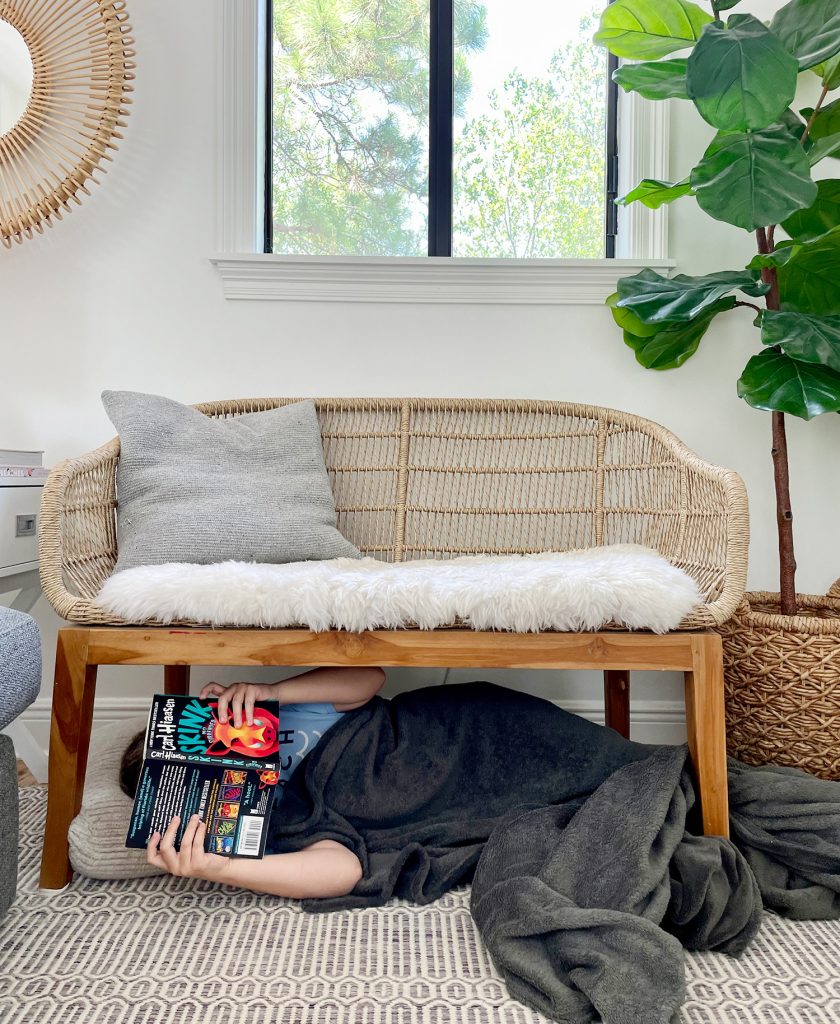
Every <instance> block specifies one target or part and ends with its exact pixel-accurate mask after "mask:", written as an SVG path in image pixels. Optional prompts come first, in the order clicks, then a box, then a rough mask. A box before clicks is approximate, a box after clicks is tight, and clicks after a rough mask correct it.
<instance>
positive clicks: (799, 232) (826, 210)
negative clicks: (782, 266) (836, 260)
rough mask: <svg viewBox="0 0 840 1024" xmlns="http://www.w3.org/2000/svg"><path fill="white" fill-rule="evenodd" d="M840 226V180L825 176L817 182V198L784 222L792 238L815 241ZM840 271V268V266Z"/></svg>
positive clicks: (784, 226) (839, 269)
mask: <svg viewBox="0 0 840 1024" xmlns="http://www.w3.org/2000/svg"><path fill="white" fill-rule="evenodd" d="M838 226H840V180H838V179H837V178H825V179H823V180H822V181H818V182H817V199H816V202H814V203H813V204H812V205H811V206H809V207H808V209H807V210H799V211H798V212H797V213H794V214H793V216H791V217H788V219H787V220H785V221H783V222H782V227H783V228H784V229H785V231H787V233H788V234H789V235H790V237H791V238H796V239H797V240H800V241H803V242H810V241H813V239H815V238H819V236H820V235H824V234H825V233H826V232H827V231H833V230H834V228H836V227H838ZM838 271H839V272H840V268H838Z"/></svg>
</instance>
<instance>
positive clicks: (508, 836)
mask: <svg viewBox="0 0 840 1024" xmlns="http://www.w3.org/2000/svg"><path fill="white" fill-rule="evenodd" d="M686 758H687V754H686V749H685V748H684V747H649V746H645V745H642V744H637V743H631V742H629V741H627V740H624V739H622V738H621V737H619V736H618V735H617V734H616V733H614V732H612V731H611V730H608V729H604V728H602V727H600V726H597V725H593V724H592V723H590V722H587V721H585V720H584V719H581V718H578V717H577V716H575V715H570V714H568V713H567V712H564V711H562V710H561V709H559V708H557V707H556V706H555V705H553V704H551V703H550V702H548V701H544V700H540V699H539V698H535V697H531V696H529V695H526V694H520V693H518V692H516V691H513V690H508V689H505V688H503V687H498V686H494V685H492V684H489V683H471V684H467V685H463V686H447V687H440V686H436V687H427V688H424V689H422V690H416V691H412V692H409V693H403V694H400V695H398V696H397V697H395V698H394V699H393V700H391V701H385V700H382V699H381V698H374V700H373V701H371V702H370V703H369V704H368V705H366V706H365V707H364V708H361V709H359V710H358V711H355V712H350V713H349V714H348V715H346V716H345V717H344V719H342V721H340V722H339V723H338V724H337V725H336V726H334V727H333V728H332V729H331V730H330V731H329V733H327V735H326V736H325V737H324V739H323V740H322V741H321V743H320V744H319V745H318V746H317V747H316V748H315V750H314V751H313V752H312V754H310V756H309V757H308V758H307V759H306V760H305V761H304V762H303V764H302V765H301V766H300V768H299V770H298V771H297V772H295V774H294V776H293V777H292V779H291V781H290V783H289V785H288V786H287V787H286V791H285V793H284V798H283V801H282V803H281V804H280V805H279V808H278V810H277V812H276V813H275V814H274V815H273V817H272V822H271V825H272V829H271V836H270V839H269V847H268V849H269V850H270V851H272V852H284V851H289V850H295V849H300V848H302V847H303V846H306V845H308V844H309V843H311V842H314V841H315V840H317V839H322V838H331V839H336V840H338V841H339V842H343V843H344V844H345V845H347V846H349V847H351V848H352V849H353V850H354V851H355V852H356V854H357V855H358V856H359V858H360V860H361V862H362V866H363V870H364V874H363V878H362V880H361V881H360V882H359V884H358V885H357V886H356V888H355V889H354V891H353V892H352V893H351V894H349V895H348V896H344V897H338V898H334V899H327V900H307V901H304V907H305V908H306V909H307V910H333V909H343V908H345V907H359V906H376V905H379V904H381V903H383V902H385V901H386V900H388V899H389V898H391V897H392V896H395V895H396V896H402V897H406V898H408V899H411V900H414V901H416V902H419V903H425V902H428V901H430V900H433V899H436V898H437V897H438V896H440V895H441V894H442V893H443V892H445V891H446V890H447V889H449V888H451V887H452V886H454V885H456V884H458V883H460V882H466V881H470V880H472V882H473V887H472V904H471V906H472V912H473V915H474V917H475V920H476V923H477V925H478V927H479V929H480V931H481V934H482V936H483V938H484V940H485V942H486V943H487V946H488V948H489V950H490V952H491V954H492V956H493V958H494V960H495V962H496V963H497V965H498V966H499V968H500V969H501V970H502V972H503V973H504V975H505V978H506V981H507V984H508V986H509V988H510V990H511V992H512V994H514V995H515V996H516V997H517V998H519V999H520V1000H522V1001H523V1002H525V1003H527V1004H529V1005H531V1006H534V1007H535V1008H537V1009H539V1010H540V1011H542V1012H544V1013H546V1014H547V1015H549V1016H551V1017H553V1018H554V1019H556V1020H562V1021H592V1020H595V1019H597V1018H598V1016H599V1015H600V1016H601V1018H602V1019H603V1020H604V1021H605V1022H606V1024H633V1022H639V1024H642V1022H644V1024H657V1022H662V1024H667V1022H668V1021H670V1020H671V1019H672V1018H673V1016H674V1014H675V1013H676V1011H677V1009H678V1008H679V1006H680V1004H681V1002H682V998H683V987H684V977H683V959H682V946H686V947H688V948H692V949H710V950H719V951H721V952H727V953H730V954H733V955H737V954H738V953H740V952H741V951H742V950H743V949H744V948H745V946H746V945H747V943H748V942H749V941H750V939H751V938H752V936H753V935H754V933H755V931H756V929H757V927H758V923H759V919H760V914H761V904H762V896H763V897H764V902H765V903H766V904H767V905H768V906H771V907H773V908H775V909H777V910H779V911H780V912H785V913H789V914H792V915H795V916H800V917H809V916H811V917H812V916H837V915H838V913H840V895H838V894H840V785H838V784H836V783H824V782H821V781H820V780H815V779H812V778H811V777H810V776H805V775H803V774H802V773H799V772H790V771H789V770H783V769H768V770H764V769H746V768H744V767H743V766H741V765H738V764H737V763H735V762H733V763H732V765H731V786H730V795H731V802H732V828H733V838H734V839H735V841H736V843H737V845H735V843H730V842H728V841H726V840H722V839H717V838H705V837H703V836H700V835H697V834H694V833H696V832H699V822H698V821H697V814H696V808H695V807H694V803H695V800H694V791H693V787H692V783H691V777H690V774H689V772H688V771H687V770H686Z"/></svg>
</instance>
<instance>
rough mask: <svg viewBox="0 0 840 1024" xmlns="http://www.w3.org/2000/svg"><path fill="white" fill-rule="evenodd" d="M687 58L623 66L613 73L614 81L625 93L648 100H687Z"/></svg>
mask: <svg viewBox="0 0 840 1024" xmlns="http://www.w3.org/2000/svg"><path fill="white" fill-rule="evenodd" d="M686 64H687V61H686V58H685V57H674V58H673V59H672V60H652V61H647V62H646V63H644V64H622V65H621V67H620V68H616V69H615V71H613V81H614V82H618V84H619V85H620V86H621V88H622V89H624V91H625V92H637V93H638V94H639V95H640V96H644V98H645V99H646V100H668V99H676V100H687V99H688V92H687V91H686V84H685V68H686Z"/></svg>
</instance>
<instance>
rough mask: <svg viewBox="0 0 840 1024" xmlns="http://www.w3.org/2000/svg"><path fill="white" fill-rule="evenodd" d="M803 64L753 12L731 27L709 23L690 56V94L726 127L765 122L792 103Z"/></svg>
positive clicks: (761, 125) (706, 116)
mask: <svg viewBox="0 0 840 1024" xmlns="http://www.w3.org/2000/svg"><path fill="white" fill-rule="evenodd" d="M798 75H799V65H798V64H797V62H796V58H795V57H792V56H791V55H790V54H789V53H788V51H787V50H786V49H785V48H784V46H782V44H781V43H780V42H779V40H778V39H777V38H776V36H774V35H773V33H772V32H771V31H770V30H769V29H768V28H767V27H766V25H763V24H762V23H761V22H760V21H759V20H758V18H754V17H753V16H752V15H751V14H733V15H732V17H731V18H730V19H729V23H728V25H727V27H726V28H724V27H723V25H721V24H719V23H713V24H711V25H707V26H706V27H705V29H703V34H702V36H701V37H700V41H699V42H698V43H697V45H696V46H695V47H694V49H693V51H692V53H691V56H690V57H689V58H688V68H687V78H686V82H687V85H688V95H689V96H690V97H691V99H693V100H694V104H695V106H696V107H697V109H698V110H699V111H700V114H701V116H702V117H703V118H704V119H705V120H706V121H708V122H709V124H711V125H714V127H715V128H721V129H723V130H724V131H746V130H747V129H754V128H766V127H767V126H768V125H769V124H772V123H773V122H774V121H776V120H778V118H780V117H781V116H782V114H783V113H784V111H785V110H786V109H787V108H788V106H789V105H790V103H791V101H792V100H793V97H794V93H795V92H796V80H797V77H798Z"/></svg>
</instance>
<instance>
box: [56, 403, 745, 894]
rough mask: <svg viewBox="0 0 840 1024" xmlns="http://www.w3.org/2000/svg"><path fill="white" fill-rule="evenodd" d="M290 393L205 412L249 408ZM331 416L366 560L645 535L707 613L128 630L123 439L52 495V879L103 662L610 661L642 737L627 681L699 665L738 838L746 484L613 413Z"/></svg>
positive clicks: (652, 428)
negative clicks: (106, 585) (733, 785)
mask: <svg viewBox="0 0 840 1024" xmlns="http://www.w3.org/2000/svg"><path fill="white" fill-rule="evenodd" d="M289 401H294V399H281V398H260V399H248V400H239V401H230V402H213V403H208V404H204V405H199V406H197V408H198V409H200V410H201V411H202V412H204V413H206V414H207V415H209V416H235V415H237V414H241V413H244V412H255V411H259V410H262V409H268V408H273V407H276V406H277V405H280V404H284V403H286V402H289ZM316 406H317V408H318V413H319V417H320V421H321V428H322V435H323V444H324V454H325V458H326V463H327V467H328V470H329V473H330V478H331V480H332V484H333V489H334V493H335V498H336V506H337V509H338V526H339V529H340V530H341V531H342V533H344V535H345V536H347V537H348V538H349V539H350V540H352V541H353V543H354V544H356V545H357V546H358V547H359V549H360V550H361V551H362V552H363V553H364V554H366V555H372V556H374V557H376V558H381V559H386V560H396V561H399V560H403V559H413V558H429V557H432V558H450V557H454V556H456V555H461V554H475V553H482V552H489V553H497V554H505V553H507V554H512V553H526V552H535V551H565V550H570V549H574V548H580V547H591V546H593V545H598V544H614V543H631V542H632V543H639V544H644V545H647V546H649V547H652V548H655V549H656V550H658V551H659V552H661V553H662V554H663V555H664V556H666V557H667V558H668V559H669V560H670V561H671V562H672V563H673V564H674V565H677V566H680V567H681V568H683V569H685V570H686V571H687V572H688V573H690V574H691V576H693V577H694V579H695V580H696V581H697V583H698V585H699V588H700V592H701V594H702V595H703V598H704V604H703V605H702V606H701V607H700V608H698V610H697V611H696V612H695V613H693V614H692V615H691V616H690V617H689V618H687V619H685V620H684V621H683V622H682V623H681V624H680V629H679V631H677V632H674V633H669V634H667V635H664V636H656V635H653V634H650V633H644V632H637V633H629V632H626V631H621V630H619V629H617V628H616V629H605V630H603V631H602V632H599V633H580V634H570V633H540V634H517V633H479V632H475V631H473V630H470V629H459V628H452V629H441V630H435V631H431V632H421V631H419V630H399V631H386V630H378V631H371V632H366V633H358V634H351V633H344V632H340V631H333V632H327V633H312V632H310V631H308V630H301V629H282V630H260V629H209V628H208V627H206V626H205V627H204V628H202V625H201V624H200V623H194V622H185V623H179V624H175V625H170V626H162V625H160V624H157V623H154V622H147V623H129V622H125V621H120V620H117V619H114V617H113V616H111V615H109V614H107V613H105V612H104V611H103V610H102V609H100V608H98V607H97V604H96V595H97V593H98V592H99V589H100V587H101V585H102V583H103V582H104V580H105V579H106V578H107V577H108V576H109V575H110V573H111V572H112V571H113V568H114V565H115V562H116V555H117V539H116V529H115V507H116V494H115V470H116V466H117V462H118V459H119V452H120V449H119V441H118V439H114V440H112V441H110V442H109V443H108V444H106V445H104V446H103V447H101V448H99V449H97V450H96V451H94V452H91V453H89V454H87V455H84V456H82V457H80V458H76V459H69V460H67V461H65V462H63V463H61V464H60V465H59V466H57V467H56V468H55V469H54V470H53V471H52V473H51V474H50V476H49V479H48V481H47V484H46V487H45V489H44V496H43V503H42V511H41V542H40V543H41V580H42V586H43V589H44V593H45V595H46V596H47V598H48V599H49V601H50V603H51V604H52V606H53V607H54V608H55V610H56V611H57V612H58V614H59V615H60V616H61V617H62V618H64V619H67V620H69V621H70V622H71V623H73V625H71V626H69V627H67V628H65V629H62V630H60V632H59V636H58V649H57V655H56V669H55V688H54V691H53V706H52V727H51V737H50V762H49V807H48V814H47V825H46V835H45V842H44V852H43V860H42V868H41V884H42V886H44V887H46V888H57V887H61V886H63V885H64V884H65V883H66V881H67V880H68V878H69V864H68V859H67V829H68V826H69V824H70V821H71V820H72V819H73V817H74V816H75V815H76V814H77V813H78V810H79V807H80V805H81V799H82V791H83V787H84V777H85V766H86V760H87V749H88V742H89V738H90V729H91V721H92V715H93V705H94V691H95V685H96V671H97V666H99V665H160V666H163V668H164V685H165V688H166V691H167V692H170V693H183V692H187V691H188V687H189V666H191V665H295V666H306V665H371V664H375V665H386V666H393V665H423V666H438V667H440V666H452V667H471V668H545V669H598V670H602V671H603V672H604V678H605V694H606V705H607V706H606V721H607V723H608V724H609V725H611V726H613V727H615V728H618V729H619V730H620V731H621V732H623V733H625V734H626V733H627V730H628V728H629V717H628V693H629V672H630V671H631V670H634V669H638V670H642V669H645V670H648V669H657V670H677V671H682V672H684V673H685V680H686V687H685V699H686V714H687V722H688V735H689V745H690V748H691V753H692V757H693V759H694V764H695V768H696V772H697V776H698V783H699V792H700V800H701V804H702V813H703V823H704V828H705V830H706V831H707V832H708V833H711V834H722V835H726V834H727V829H728V809H727V799H726V758H725V736H724V712H723V677H722V662H721V648H720V638H719V637H718V635H717V633H715V632H714V631H713V627H715V626H717V625H719V624H720V623H722V622H724V621H725V620H726V619H727V618H728V617H729V616H730V615H731V614H732V613H733V611H734V610H735V608H736V606H737V605H738V602H739V601H740V599H741V597H742V595H743V592H744V586H745V578H746V564H747V540H748V516H747V500H746V493H745V490H744V486H743V483H742V481H741V480H740V478H739V477H738V476H737V475H736V474H735V473H733V472H731V471H729V470H725V469H720V468H718V467H716V466H713V465H710V464H709V463H707V462H704V461H703V460H701V459H700V458H698V457H697V456H696V455H695V454H694V453H693V452H691V451H690V450H689V449H688V448H686V447H685V446H684V445H683V444H682V443H681V442H680V441H679V440H677V438H675V437H674V436H673V435H672V434H671V433H669V432H668V431H667V430H665V429H663V428H662V427H660V426H659V425H657V424H656V423H652V422H650V421H648V420H643V419H640V418H638V417H636V416H632V415H629V414H627V413H622V412H616V411H613V410H610V409H600V408H594V407H590V406H582V405H570V404H562V403H554V402H533V401H483V400H455V399H431V400H426V399H415V398H411V399H319V400H316Z"/></svg>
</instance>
